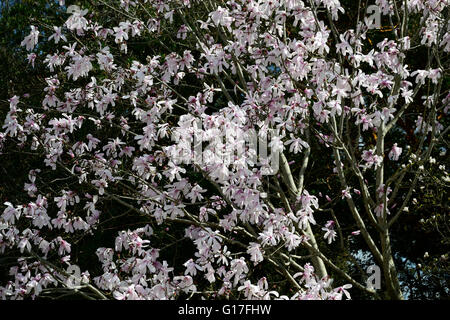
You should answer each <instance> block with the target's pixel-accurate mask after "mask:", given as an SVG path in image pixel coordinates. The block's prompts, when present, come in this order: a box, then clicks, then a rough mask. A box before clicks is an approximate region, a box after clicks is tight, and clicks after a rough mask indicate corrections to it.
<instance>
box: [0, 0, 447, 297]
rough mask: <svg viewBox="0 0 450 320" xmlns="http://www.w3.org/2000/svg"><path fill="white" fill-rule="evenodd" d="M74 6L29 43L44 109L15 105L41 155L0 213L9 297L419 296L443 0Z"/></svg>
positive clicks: (23, 130) (6, 130)
mask: <svg viewBox="0 0 450 320" xmlns="http://www.w3.org/2000/svg"><path fill="white" fill-rule="evenodd" d="M356 2H358V1H356ZM59 4H60V5H61V6H62V8H63V9H64V11H66V12H65V14H66V16H65V20H66V21H65V23H64V24H63V25H59V26H51V25H46V24H40V23H39V21H36V23H34V25H32V26H31V31H30V33H29V35H27V36H26V37H25V38H24V39H23V42H22V46H23V47H24V48H25V49H26V50H27V51H29V54H28V60H29V63H30V67H34V66H35V63H43V64H45V66H46V68H47V73H46V74H45V75H44V76H43V77H42V78H43V79H44V78H45V88H44V89H43V91H42V96H41V98H40V101H41V103H39V104H35V103H31V102H30V101H31V100H29V98H28V97H27V95H26V93H24V92H22V93H20V92H18V93H17V94H16V95H14V96H12V97H11V98H10V100H9V109H8V111H7V115H6V118H5V119H3V120H4V123H3V127H2V128H3V129H2V131H1V132H0V148H1V149H0V150H1V151H2V152H3V154H4V155H5V154H6V153H9V152H16V153H17V154H18V155H19V154H22V155H23V154H25V155H27V156H28V157H33V159H35V160H36V161H33V162H32V164H33V165H32V167H30V168H29V171H28V172H26V173H25V174H28V181H27V182H26V183H25V185H24V187H23V190H24V191H23V195H22V196H23V199H27V200H26V201H24V202H22V203H13V202H10V201H6V202H5V203H3V204H2V206H3V207H2V211H1V212H2V214H1V217H0V253H1V255H3V256H8V255H9V256H13V257H18V258H16V259H15V263H14V265H13V266H11V267H10V268H9V274H8V277H9V279H6V280H4V283H2V284H0V285H1V286H0V296H1V297H2V298H3V299H24V298H35V297H37V296H41V295H46V294H48V293H49V292H52V293H55V294H61V295H62V294H70V293H77V294H79V295H82V296H83V297H85V298H89V299H109V298H115V299H175V298H178V297H179V298H186V299H188V298H203V299H226V298H231V299H233V298H245V299H342V298H348V299H350V293H351V292H355V291H358V290H359V291H361V292H364V293H365V294H367V295H368V296H372V297H373V298H387V299H402V298H404V295H403V293H402V289H401V284H400V282H399V276H398V274H397V269H396V263H395V259H394V254H395V252H393V250H392V244H391V238H392V232H391V230H392V229H393V226H394V225H395V224H396V222H398V221H399V218H400V220H401V216H402V215H403V214H406V213H407V212H408V206H409V205H410V202H411V201H413V200H414V199H413V194H414V192H415V188H416V186H417V184H420V181H421V179H422V176H423V174H424V172H425V171H426V167H428V166H438V165H439V161H438V162H437V161H436V158H433V157H432V156H433V155H435V154H436V152H437V153H438V154H439V152H440V153H441V154H442V156H443V155H445V151H446V150H445V149H441V150H439V148H440V147H439V146H440V145H441V144H442V142H443V141H444V142H445V136H446V134H447V132H448V127H446V124H447V123H448V122H447V121H448V120H447V119H446V115H447V113H448V110H449V106H450V104H449V102H450V95H449V94H448V87H447V88H446V85H448V80H447V83H446V82H445V77H446V76H448V70H449V69H448V64H447V65H446V63H447V62H448V60H445V56H446V55H447V54H448V52H449V51H450V24H449V23H448V13H449V12H448V7H449V2H448V1H447V0H427V1H425V0H405V1H388V0H377V1H375V4H373V3H368V1H362V0H359V2H358V3H357V7H355V4H354V9H348V8H344V7H343V4H342V5H341V4H340V2H339V1H338V0H304V1H301V0H230V1H221V0H202V1H197V0H147V1H145V0H143V1H125V0H121V1H106V0H105V1H98V2H96V4H94V5H93V6H91V7H90V11H89V10H88V9H86V8H84V7H81V6H75V5H71V6H68V7H67V10H66V4H65V3H64V1H59ZM369 5H372V6H371V11H370V10H369V11H368V10H367V9H368V8H369ZM374 5H375V6H374ZM355 8H356V9H355ZM349 10H356V11H355V12H353V14H352V15H351V16H352V17H356V19H353V18H350V19H349ZM381 24H382V25H383V26H384V27H382V26H381ZM381 31H384V32H381ZM40 41H46V42H50V43H52V44H53V43H54V45H52V46H51V48H52V50H51V52H43V51H42V49H41V48H40ZM140 43H147V44H150V47H147V50H145V49H141V50H139V51H140V52H137V51H136V49H133V48H134V46H136V45H138V44H140ZM132 50H134V51H133V52H134V53H133V54H131V52H132ZM136 52H137V53H136ZM417 52H419V54H418V53H417ZM411 54H413V57H416V58H417V56H418V55H419V56H420V57H421V58H422V59H420V61H417V59H413V60H414V61H411ZM408 64H409V65H408ZM411 66H413V67H411ZM405 119H407V120H408V121H413V122H415V130H413V131H414V133H413V134H414V136H415V139H416V141H417V143H414V144H411V143H409V140H407V139H405V138H404V135H405V134H406V133H405V132H404V130H402V129H401V127H400V126H399V123H400V122H401V121H406V120H405ZM1 157H2V156H1V155H0V159H1ZM435 157H436V156H435ZM315 162H318V163H320V165H321V167H322V168H321V170H322V173H321V177H322V178H323V180H326V182H324V185H325V188H322V189H320V188H317V187H315V184H316V183H318V182H317V180H318V179H319V178H318V177H316V176H314V175H312V174H311V172H310V170H311V167H312V166H313V165H314V163H315ZM440 169H441V170H440V171H441V173H440V177H439V179H444V181H447V182H448V176H447V173H446V172H445V167H443V166H441V167H440ZM111 203H112V204H114V206H113V207H112V206H111V205H110V204H111ZM110 211H111V212H114V215H113V216H112V215H111V212H110ZM111 216H112V217H111ZM117 216H121V217H122V218H123V219H125V220H123V219H122V220H117V221H121V222H120V223H119V224H118V225H116V229H115V230H116V231H117V230H120V231H119V232H116V231H115V232H116V233H115V235H113V236H112V237H108V238H107V239H106V242H105V243H107V244H106V245H98V244H97V243H96V242H95V239H96V237H97V236H98V235H101V234H102V233H103V232H105V230H104V228H102V226H103V225H104V224H105V223H106V222H107V221H111V220H114V219H115V218H117ZM132 219H135V220H132ZM127 220H129V221H131V220H132V221H139V223H140V225H134V227H132V228H130V227H128V226H126V225H121V224H124V221H127ZM105 234H106V233H105ZM178 242H180V243H182V244H181V246H180V247H181V248H182V251H183V252H182V257H183V259H184V260H183V261H180V260H179V259H173V260H174V261H176V264H171V263H170V261H171V260H172V258H171V255H174V253H173V251H170V254H169V255H167V254H166V252H167V250H169V249H170V247H171V246H172V245H173V244H174V243H178ZM86 243H89V246H90V247H92V246H95V248H94V249H93V250H92V255H94V260H95V261H93V262H90V264H89V268H88V269H85V268H84V267H83V263H84V262H83V261H81V260H80V261H79V259H78V256H79V252H80V249H79V248H80V247H82V244H84V245H85V244H86ZM358 248H359V249H361V250H360V252H363V253H364V254H366V253H367V254H369V255H370V259H371V260H372V261H373V262H374V264H375V265H374V266H372V269H373V270H375V271H377V270H379V271H380V272H379V274H377V273H375V274H374V276H375V278H376V276H378V275H379V276H380V279H375V280H376V281H375V282H374V283H375V284H373V285H371V284H370V283H369V284H367V283H366V280H367V277H368V276H369V275H370V274H367V273H365V271H366V270H363V269H362V268H361V267H360V266H359V265H358V262H359V261H360V259H359V258H358V254H355V252H357V251H358ZM336 252H341V253H342V255H341V256H340V257H341V258H342V257H344V261H343V262H342V261H340V260H342V259H340V260H339V259H337V258H336V257H337V254H336ZM84 265H86V264H84ZM348 265H352V266H353V267H356V268H358V267H359V268H360V269H361V274H362V275H360V276H355V274H356V273H355V272H350V271H349V270H350V268H349V267H348ZM364 274H365V276H364ZM333 280H334V281H333ZM378 281H381V282H382V286H381V290H377V289H380V285H377V282H378ZM350 288H351V289H350Z"/></svg>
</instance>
